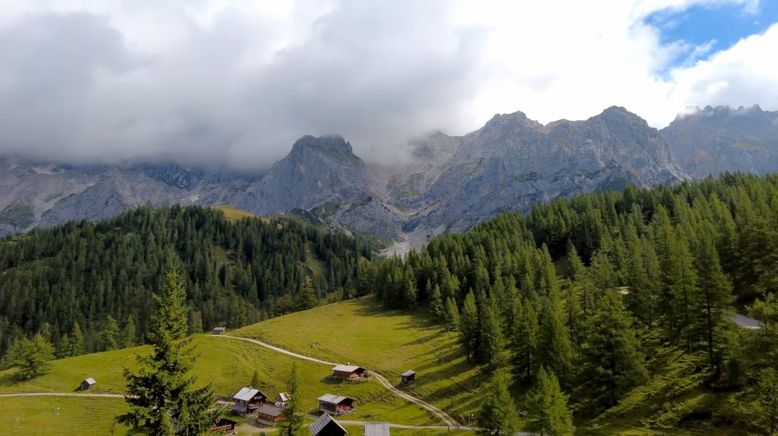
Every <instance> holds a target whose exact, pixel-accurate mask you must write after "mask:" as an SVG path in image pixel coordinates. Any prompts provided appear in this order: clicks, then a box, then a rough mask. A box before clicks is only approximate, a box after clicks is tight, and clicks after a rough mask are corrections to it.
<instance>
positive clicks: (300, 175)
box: [0, 106, 778, 251]
mask: <svg viewBox="0 0 778 436" xmlns="http://www.w3.org/2000/svg"><path fill="white" fill-rule="evenodd" d="M409 147H410V149H411V150H412V158H413V159H411V161H410V162H406V163H404V164H402V165H395V166H382V165H378V164H374V163H368V162H365V161H363V160H362V159H361V158H360V157H358V156H357V155H355V154H354V152H353V149H352V146H351V144H350V143H349V142H347V141H346V140H345V139H344V138H342V137H340V136H337V135H331V136H321V137H313V136H303V137H301V138H300V139H299V140H297V141H296V142H295V143H294V145H293V146H292V149H291V151H290V152H289V154H288V155H287V156H286V157H284V158H283V159H282V160H280V161H278V162H276V163H275V164H274V165H273V166H272V167H271V168H269V169H267V170H266V171H264V172H263V173H261V174H256V175H243V174H235V173H231V172H228V171H209V170H204V169H194V168H185V167H182V166H179V165H176V164H171V163H163V164H160V163H136V164H131V165H129V164H128V165H91V166H86V165H84V166H79V165H64V164H59V163H56V162H31V161H27V160H25V159H22V158H12V157H5V158H0V236H2V235H9V234H14V233H19V232H24V231H27V230H30V229H32V228H35V227H50V226H54V225H57V224H60V223H63V222H66V221H70V220H82V219H86V220H96V219H101V218H107V217H111V216H115V215H117V214H119V213H121V212H123V211H126V210H129V209H132V208H134V207H137V206H140V205H150V206H155V207H156V206H165V205H170V204H176V203H177V204H183V205H189V204H200V205H218V204H227V205H232V206H235V207H239V208H241V209H245V210H248V211H250V212H254V213H256V214H259V215H270V214H276V213H285V212H293V213H300V214H305V215H306V216H307V217H308V218H309V219H311V220H315V221H317V222H319V223H321V224H325V225H328V226H334V227H340V228H343V229H346V230H355V231H360V232H365V233H369V234H372V235H374V236H377V237H379V238H382V239H386V240H392V241H394V242H395V245H394V248H395V249H396V250H399V251H402V250H405V249H407V248H409V247H413V246H418V245H420V244H422V243H423V242H424V241H426V240H427V239H428V238H429V237H431V236H434V235H438V234H441V233H445V232H448V231H461V230H464V229H466V228H468V227H470V226H472V225H473V224H475V223H477V222H479V221H481V220H483V219H486V218H488V217H491V216H494V215H496V214H498V213H500V212H502V211H506V210H527V209H528V208H529V207H530V206H531V205H532V204H535V203H538V202H547V201H550V200H552V199H554V198H559V197H570V196H572V195H574V194H578V193H583V192H591V191H602V190H621V189H623V188H624V187H625V186H626V185H627V184H634V185H636V186H639V187H647V186H651V185H657V184H671V183H676V182H678V181H681V180H684V179H690V178H691V179H697V178H703V177H706V176H708V175H717V174H719V173H721V172H725V171H741V172H753V173H757V174H763V173H767V172H771V171H776V170H778V112H768V111H763V110H762V109H760V108H759V107H758V106H754V107H751V108H739V109H731V108H728V107H715V108H713V107H706V108H704V109H699V110H696V111H694V112H693V113H690V114H685V115H681V116H678V117H677V118H676V119H675V120H674V121H673V122H672V123H671V124H670V125H669V126H667V127H666V128H664V129H662V130H657V129H655V128H652V127H650V126H649V125H648V124H647V123H646V122H645V121H644V120H643V119H642V118H640V117H639V116H637V115H635V114H633V113H631V112H629V111H627V110H626V109H624V108H621V107H611V108H608V109H606V110H605V111H603V112H602V113H601V114H599V115H596V116H594V117H591V118H589V119H587V120H583V121H567V120H559V121H554V122H551V123H548V124H545V125H543V124H541V123H539V122H537V121H533V120H531V119H529V118H528V117H527V116H526V115H525V114H524V113H522V112H516V113H512V114H507V115H496V116H494V118H492V119H491V120H489V121H488V122H487V123H486V124H485V125H484V126H483V127H482V128H480V129H478V130H476V131H474V132H471V133H468V134H466V135H464V136H449V135H446V134H443V133H440V132H435V133H431V134H429V135H426V136H424V137H421V138H417V139H415V140H413V141H411V142H410V143H409Z"/></svg>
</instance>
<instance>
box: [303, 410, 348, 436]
mask: <svg viewBox="0 0 778 436" xmlns="http://www.w3.org/2000/svg"><path fill="white" fill-rule="evenodd" d="M310 430H311V436H345V435H347V434H348V431H346V429H345V428H343V426H342V425H340V424H338V421H335V420H334V419H333V418H332V417H331V416H330V415H329V414H328V413H326V412H325V413H324V415H322V416H320V417H319V419H317V420H316V422H314V423H313V424H311V427H310Z"/></svg>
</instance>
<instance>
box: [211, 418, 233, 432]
mask: <svg viewBox="0 0 778 436" xmlns="http://www.w3.org/2000/svg"><path fill="white" fill-rule="evenodd" d="M235 424H237V422H235V421H233V420H231V419H227V418H220V419H219V420H218V421H216V423H215V424H214V425H212V426H211V428H209V429H208V431H209V432H211V433H220V434H234V433H235Z"/></svg>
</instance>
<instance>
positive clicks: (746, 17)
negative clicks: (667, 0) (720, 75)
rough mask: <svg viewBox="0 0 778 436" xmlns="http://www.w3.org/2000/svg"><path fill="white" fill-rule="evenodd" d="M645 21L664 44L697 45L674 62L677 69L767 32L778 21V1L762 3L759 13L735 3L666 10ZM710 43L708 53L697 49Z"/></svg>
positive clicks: (768, 0) (763, 0) (771, 0)
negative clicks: (658, 31)
mask: <svg viewBox="0 0 778 436" xmlns="http://www.w3.org/2000/svg"><path fill="white" fill-rule="evenodd" d="M645 22H646V23H647V24H649V25H651V26H654V27H656V28H657V29H659V30H660V32H661V36H662V42H663V43H666V44H670V43H674V42H681V41H683V42H685V43H686V44H689V45H691V46H693V48H692V49H690V50H688V51H687V52H686V53H684V54H683V55H682V56H679V58H678V59H675V60H674V65H673V66H678V65H683V64H689V63H692V62H694V61H695V60H697V59H698V58H700V57H706V55H709V54H712V53H715V52H717V51H720V50H726V49H728V48H729V47H732V45H734V44H735V43H736V42H738V41H739V40H740V39H741V38H744V37H746V36H749V35H753V34H757V33H762V32H764V31H765V30H767V28H768V27H770V26H771V25H772V24H774V23H776V22H778V1H776V0H762V1H761V2H760V4H759V7H758V10H757V12H756V13H749V12H748V11H746V10H745V8H744V7H743V6H741V5H733V4H722V5H713V6H693V7H691V8H688V9H685V10H683V11H675V10H665V11H660V12H657V13H654V14H652V15H650V16H648V17H647V18H646V20H645ZM707 44H709V45H710V47H707V48H708V49H707V50H694V47H704V46H706V45H707Z"/></svg>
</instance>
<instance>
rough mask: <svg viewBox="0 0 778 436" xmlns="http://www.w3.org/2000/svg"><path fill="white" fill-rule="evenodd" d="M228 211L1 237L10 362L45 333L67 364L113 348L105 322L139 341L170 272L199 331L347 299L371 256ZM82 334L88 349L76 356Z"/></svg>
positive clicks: (135, 216)
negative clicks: (12, 350) (15, 350)
mask: <svg viewBox="0 0 778 436" xmlns="http://www.w3.org/2000/svg"><path fill="white" fill-rule="evenodd" d="M227 213H229V215H230V218H227V216H226V215H225V213H223V211H216V210H212V209H206V208H199V207H191V208H181V207H177V206H176V207H171V208H166V209H158V210H154V209H150V208H140V209H136V210H134V211H132V212H128V213H126V214H123V215H121V216H119V217H116V218H113V219H110V220H106V221H101V222H99V223H90V222H78V223H69V224H67V225H65V226H61V227H58V228H55V229H47V230H37V231H33V232H31V233H28V234H25V235H20V236H16V237H11V238H5V239H0V275H2V280H0V356H2V355H3V354H4V353H5V350H6V349H7V348H8V347H9V346H10V344H11V343H12V341H13V339H14V338H15V337H18V336H19V335H22V334H29V333H32V332H36V331H38V330H41V329H46V330H47V331H49V332H50V334H51V338H52V342H53V343H54V345H55V347H56V348H57V350H58V353H59V355H61V356H67V355H71V354H79V353H81V352H84V351H98V350H104V349H109V347H104V346H101V345H100V344H99V337H98V332H99V331H101V330H103V327H104V326H106V325H111V326H115V327H113V329H119V330H121V338H120V339H121V340H120V341H119V342H121V343H122V344H124V345H134V344H136V343H139V342H140V341H142V338H143V337H144V334H145V332H146V329H147V324H148V314H149V311H150V310H151V309H152V306H153V299H152V290H156V289H158V278H159V277H160V275H161V274H162V272H163V271H166V270H168V269H170V268H180V269H181V270H182V271H183V272H185V273H186V280H187V286H188V301H189V304H190V307H191V310H192V312H191V315H190V329H191V331H192V332H195V333H197V332H202V331H203V329H209V328H211V327H213V326H215V325H227V326H229V327H233V326H240V325H245V324H249V323H252V322H255V321H258V320H260V319H265V318H268V317H272V316H274V315H277V314H280V313H286V312H289V311H292V310H297V309H301V308H305V307H309V306H311V305H315V304H317V303H318V302H319V300H322V299H325V298H335V299H337V298H342V290H343V289H344V288H349V287H350V286H349V284H350V283H351V282H352V281H353V280H354V279H355V277H356V274H357V266H358V264H359V263H360V262H365V261H366V260H367V259H370V258H371V257H372V248H371V246H372V245H371V243H370V242H369V241H367V240H365V239H363V238H361V237H360V236H358V235H346V234H343V233H340V232H332V231H329V230H326V229H322V228H319V227H315V226H311V225H308V224H305V223H303V222H302V221H300V220H298V219H291V218H284V217H273V218H267V219H243V220H237V221H236V220H234V219H233V218H234V217H236V215H237V211H236V210H234V209H228V210H227ZM77 331H80V332H77ZM114 333H115V334H114V335H113V336H117V335H119V332H114ZM82 334H83V339H80V340H79V342H80V343H79V345H78V346H77V347H75V348H77V349H78V350H76V351H75V352H74V351H72V350H68V349H67V348H68V347H69V344H68V341H69V340H70V339H71V338H73V336H74V335H82ZM113 339H114V340H112V341H110V342H115V340H116V339H117V338H113ZM114 347H115V345H114V346H113V347H110V348H114ZM70 348H73V347H70Z"/></svg>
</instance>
